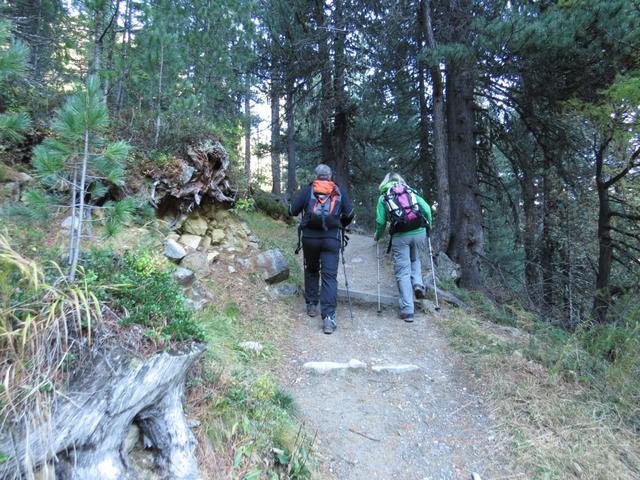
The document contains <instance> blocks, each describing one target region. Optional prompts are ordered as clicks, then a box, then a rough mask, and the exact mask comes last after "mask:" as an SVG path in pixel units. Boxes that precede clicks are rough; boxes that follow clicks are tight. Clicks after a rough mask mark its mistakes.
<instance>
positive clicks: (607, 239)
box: [593, 148, 613, 323]
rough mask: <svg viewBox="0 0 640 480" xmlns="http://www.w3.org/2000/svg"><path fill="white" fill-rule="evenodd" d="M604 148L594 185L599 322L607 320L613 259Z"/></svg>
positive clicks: (595, 307) (596, 310)
mask: <svg viewBox="0 0 640 480" xmlns="http://www.w3.org/2000/svg"><path fill="white" fill-rule="evenodd" d="M603 164H604V148H600V149H599V150H598V152H597V154H596V187H597V189H598V275H597V277H596V292H595V295H594V297H593V312H594V314H595V317H596V320H597V321H598V322H599V323H604V322H605V321H606V320H607V310H608V309H609V303H610V300H611V299H610V292H609V280H610V277H611V263H612V261H613V243H612V242H611V206H610V204H609V184H607V183H606V182H605V181H604V180H603V178H602V167H603Z"/></svg>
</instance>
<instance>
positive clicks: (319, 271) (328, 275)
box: [289, 164, 353, 334]
mask: <svg viewBox="0 0 640 480" xmlns="http://www.w3.org/2000/svg"><path fill="white" fill-rule="evenodd" d="M315 176H316V179H315V180H314V181H313V183H311V184H309V185H307V186H305V187H303V188H302V189H301V190H300V191H299V192H298V193H297V194H296V195H295V197H294V198H293V200H292V201H291V205H290V206H289V214H290V215H292V216H295V215H298V214H300V213H301V212H302V220H301V222H300V227H299V234H300V235H301V241H302V251H303V254H304V297H305V300H306V302H307V314H308V315H309V316H310V317H315V316H316V315H317V313H318V301H319V302H320V313H321V314H322V330H323V331H324V333H326V334H331V333H333V332H334V331H335V329H336V297H337V291H338V278H337V277H338V263H339V255H340V247H341V241H342V238H341V230H342V229H343V228H345V227H346V226H347V225H349V223H351V220H353V207H352V205H351V200H349V197H348V196H347V194H346V192H345V191H344V189H342V188H340V187H339V186H337V185H336V184H335V183H333V182H332V181H331V168H329V166H328V165H325V164H320V165H318V166H317V167H316V169H315ZM320 278H322V286H321V287H319V282H320Z"/></svg>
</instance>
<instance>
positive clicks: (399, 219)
mask: <svg viewBox="0 0 640 480" xmlns="http://www.w3.org/2000/svg"><path fill="white" fill-rule="evenodd" d="M383 201H384V204H385V207H386V209H387V212H389V217H390V221H391V227H390V229H389V233H390V234H391V235H393V234H394V233H398V232H410V231H411V230H416V229H417V228H420V227H424V226H426V225H427V221H426V219H425V218H424V215H422V212H421V211H420V206H419V205H418V198H417V195H416V193H415V192H414V191H413V190H412V189H411V188H409V187H408V186H407V185H403V184H402V183H397V184H395V185H394V186H393V187H391V188H390V189H389V190H387V192H386V193H385V194H384V197H383Z"/></svg>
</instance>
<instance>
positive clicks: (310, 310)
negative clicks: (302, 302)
mask: <svg viewBox="0 0 640 480" xmlns="http://www.w3.org/2000/svg"><path fill="white" fill-rule="evenodd" d="M307 315H309V316H310V317H315V316H316V315H318V304H317V303H307Z"/></svg>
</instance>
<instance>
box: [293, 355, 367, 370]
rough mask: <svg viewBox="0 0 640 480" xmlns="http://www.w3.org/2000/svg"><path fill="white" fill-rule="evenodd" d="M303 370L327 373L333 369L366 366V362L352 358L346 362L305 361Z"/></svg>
mask: <svg viewBox="0 0 640 480" xmlns="http://www.w3.org/2000/svg"><path fill="white" fill-rule="evenodd" d="M303 367H304V369H305V370H313V371H314V372H316V373H327V372H331V371H333V370H347V369H354V370H355V369H359V368H367V364H366V363H364V362H361V361H360V360H356V359H355V358H352V359H351V360H349V361H348V362H346V363H339V362H307V363H305V364H304V365H303Z"/></svg>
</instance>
